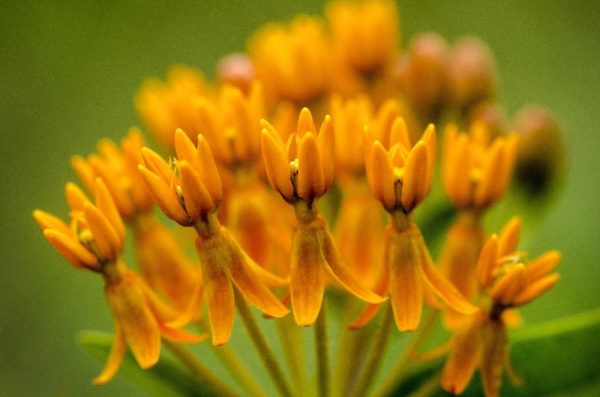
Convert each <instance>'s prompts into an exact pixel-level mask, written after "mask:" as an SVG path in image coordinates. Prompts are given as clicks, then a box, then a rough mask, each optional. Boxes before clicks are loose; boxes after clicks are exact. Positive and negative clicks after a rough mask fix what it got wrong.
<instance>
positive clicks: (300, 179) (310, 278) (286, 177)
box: [262, 108, 383, 326]
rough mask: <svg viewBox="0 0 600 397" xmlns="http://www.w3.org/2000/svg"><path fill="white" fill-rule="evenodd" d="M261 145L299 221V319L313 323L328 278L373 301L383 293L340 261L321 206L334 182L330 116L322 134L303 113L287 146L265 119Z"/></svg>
mask: <svg viewBox="0 0 600 397" xmlns="http://www.w3.org/2000/svg"><path fill="white" fill-rule="evenodd" d="M262 125H263V132H262V150H263V159H264V162H265V168H266V171H267V176H268V179H269V182H270V183H271V186H273V188H274V189H275V190H276V191H277V192H278V193H279V194H280V195H281V196H282V197H283V199H284V200H285V201H286V202H288V203H290V204H291V205H293V206H294V210H295V214H296V222H295V225H294V232H293V240H292V258H291V265H290V266H291V273H290V277H291V280H290V295H291V301H292V309H293V312H294V317H295V319H296V322H297V323H298V324H300V325H304V326H309V325H312V324H313V323H314V322H315V321H316V319H317V316H318V315H319V312H320V310H321V306H322V302H323V295H324V291H325V278H326V275H329V276H330V277H331V278H332V279H333V280H335V281H337V282H338V283H339V284H340V285H342V286H343V287H344V288H346V289H347V290H348V291H349V292H351V293H353V294H354V295H356V296H358V297H359V298H361V299H363V300H365V301H367V302H372V303H377V302H381V301H383V298H381V297H379V296H378V295H376V294H374V293H373V292H371V291H370V290H368V289H367V288H365V287H364V286H363V285H362V284H361V283H360V282H359V281H358V280H356V279H355V278H354V277H353V276H352V275H351V273H350V271H349V270H348V268H347V266H346V264H345V263H344V262H343V261H342V260H341V257H340V255H339V252H338V250H337V248H336V246H335V244H334V243H333V239H332V237H331V234H330V233H329V230H328V227H327V222H326V221H325V219H324V218H323V216H322V215H321V214H320V213H319V212H318V210H317V208H316V200H317V199H318V198H319V197H321V196H323V195H324V194H325V192H326V191H327V189H328V188H329V186H331V184H332V182H333V174H334V168H333V161H332V157H333V153H334V147H333V131H332V129H331V118H330V117H329V116H325V119H324V120H323V123H322V124H321V127H320V129H319V132H318V133H317V129H316V126H315V124H314V121H313V117H312V114H311V112H310V111H309V110H308V109H307V108H304V109H302V111H301V112H300V114H299V116H298V124H297V128H296V133H295V134H294V135H292V136H290V138H289V139H288V143H287V147H286V146H284V143H283V141H282V140H281V137H280V135H279V133H278V132H277V131H276V130H275V128H274V127H273V126H272V125H270V124H269V123H268V122H266V121H263V122H262Z"/></svg>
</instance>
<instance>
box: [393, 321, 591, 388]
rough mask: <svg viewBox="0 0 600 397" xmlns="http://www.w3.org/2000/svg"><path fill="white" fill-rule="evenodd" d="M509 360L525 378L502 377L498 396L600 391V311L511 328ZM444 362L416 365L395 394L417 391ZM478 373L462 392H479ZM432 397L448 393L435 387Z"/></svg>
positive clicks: (437, 371) (434, 374)
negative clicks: (513, 381) (520, 382)
mask: <svg viewBox="0 0 600 397" xmlns="http://www.w3.org/2000/svg"><path fill="white" fill-rule="evenodd" d="M510 339H511V360H512V363H513V365H514V369H515V372H516V374H517V375H518V376H519V377H521V378H522V379H523V380H524V384H523V385H522V386H520V387H519V386H513V385H512V384H511V383H510V381H508V380H507V379H504V382H503V385H502V392H501V395H502V396H511V397H512V396H515V397H519V396H549V395H569V396H577V395H581V396H584V395H589V394H588V391H589V390H599V389H600V387H599V384H600V368H599V366H598V364H597V363H598V357H600V309H597V310H593V311H588V312H584V313H580V314H577V315H574V316H571V317H567V318H563V319H559V320H554V321H551V322H548V323H544V324H539V325H534V326H531V327H528V328H525V329H523V330H521V331H517V332H514V333H513V334H512V335H511V337H510ZM442 365H443V360H438V361H436V362H433V363H429V364H427V365H423V366H421V367H419V368H418V369H416V370H415V371H414V372H413V373H412V374H411V375H410V376H409V377H407V378H405V380H404V381H402V382H400V383H399V384H398V387H397V388H396V390H395V392H394V394H393V395H396V396H406V395H410V394H411V393H415V392H416V391H418V390H419V388H420V387H421V385H424V384H426V382H427V381H428V380H430V379H431V378H432V377H433V376H436V374H437V373H439V370H440V369H441V367H442ZM481 390H482V388H481V383H480V379H479V375H478V374H476V375H475V377H474V379H473V381H472V382H471V385H470V386H469V387H468V388H467V390H466V391H465V392H464V394H463V395H464V396H481V395H482V391H481ZM430 395H433V396H448V395H449V394H448V393H445V392H444V391H442V390H440V389H439V388H437V391H435V392H434V393H433V394H430Z"/></svg>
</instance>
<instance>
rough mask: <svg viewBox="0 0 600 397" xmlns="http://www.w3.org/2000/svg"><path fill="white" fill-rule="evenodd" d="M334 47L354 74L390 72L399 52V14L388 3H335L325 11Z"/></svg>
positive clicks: (384, 0)
mask: <svg viewBox="0 0 600 397" xmlns="http://www.w3.org/2000/svg"><path fill="white" fill-rule="evenodd" d="M326 15H327V20H328V22H329V26H330V29H331V34H332V40H333V42H334V48H335V49H336V50H337V56H339V57H340V58H341V59H342V61H343V63H344V64H346V65H347V67H350V68H351V69H353V70H354V71H355V72H357V73H360V74H362V75H364V76H367V77H368V76H372V75H373V74H376V73H381V72H382V71H384V70H385V69H387V68H388V67H389V66H390V65H391V64H392V63H393V62H394V60H395V59H396V53H397V51H398V48H397V47H398V19H397V15H398V12H397V10H396V7H395V4H394V2H392V1H389V0H367V1H360V2H351V1H345V0H343V1H335V2H333V3H331V4H329V5H328V7H327V9H326Z"/></svg>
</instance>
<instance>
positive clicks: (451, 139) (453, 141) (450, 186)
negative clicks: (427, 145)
mask: <svg viewBox="0 0 600 397" xmlns="http://www.w3.org/2000/svg"><path fill="white" fill-rule="evenodd" d="M516 150H517V137H516V135H509V136H506V137H498V138H495V139H493V140H492V139H491V137H490V134H489V131H488V130H487V129H486V128H485V126H484V125H483V124H481V123H475V124H473V125H472V127H471V130H470V133H469V134H464V133H459V132H458V130H457V128H456V126H454V125H449V126H448V127H447V128H446V131H445V133H444V146H443V153H442V159H443V170H444V173H443V175H442V182H443V185H444V190H445V191H446V194H447V195H448V197H449V198H450V200H451V201H452V203H453V204H454V205H455V206H456V207H457V208H458V209H475V210H478V211H480V210H483V209H485V208H487V207H489V206H490V205H492V204H494V203H495V202H496V201H497V200H498V199H499V198H500V197H501V196H502V195H503V194H504V192H505V190H506V188H507V187H508V185H509V183H510V179H511V175H512V171H513V168H514V164H515V158H516Z"/></svg>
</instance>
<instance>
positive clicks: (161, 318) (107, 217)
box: [33, 179, 203, 384]
mask: <svg viewBox="0 0 600 397" xmlns="http://www.w3.org/2000/svg"><path fill="white" fill-rule="evenodd" d="M66 196H67V201H68V203H69V207H70V208H71V225H70V226H69V225H67V224H66V223H64V222H63V221H62V220H60V219H59V218H56V217H54V216H53V215H50V214H48V213H46V212H43V211H40V210H36V211H34V213H33V216H34V218H35V220H36V221H37V223H38V225H39V226H40V227H41V228H42V230H43V231H44V236H46V238H47V239H48V241H50V243H51V244H52V245H53V246H54V247H55V248H56V249H57V251H58V252H60V253H61V254H62V255H63V256H64V257H65V258H66V259H67V260H68V261H70V262H71V263H72V264H73V265H75V266H76V267H80V268H87V269H90V270H92V271H94V272H98V273H101V274H102V275H103V276H104V281H105V289H104V292H105V295H106V299H107V301H108V303H109V305H110V307H111V310H112V312H113V317H114V320H115V337H114V339H113V346H112V349H111V352H110V355H109V358H108V361H107V363H106V365H105V367H104V369H103V371H102V373H101V374H100V375H99V376H98V377H96V378H95V379H94V383H95V384H102V383H106V382H108V381H109V380H111V379H112V378H113V377H114V375H115V374H116V372H117V370H118V368H119V366H120V364H121V361H122V360H123V355H124V354H125V349H126V346H127V345H129V348H130V349H131V351H132V353H133V355H134V357H135V358H136V360H137V362H138V364H139V365H140V367H142V368H149V367H151V366H153V365H154V364H156V362H157V361H158V358H159V355H160V340H161V336H163V337H165V338H168V339H170V340H174V341H179V342H186V343H195V342H199V341H201V340H202V339H203V337H202V336H198V335H195V334H191V333H188V332H186V331H183V330H179V329H176V328H173V327H170V326H169V325H167V322H168V321H170V320H172V319H173V318H174V316H175V312H173V311H172V310H171V309H170V308H169V307H168V306H166V305H165V304H164V303H162V302H161V301H160V300H159V299H158V298H157V297H156V296H155V295H154V293H153V292H152V291H151V290H150V288H149V287H147V286H146V284H145V283H144V281H143V280H142V279H141V278H139V277H138V276H137V275H136V274H135V273H134V272H132V271H130V270H129V269H127V267H126V266H125V264H124V263H123V262H122V261H121V259H120V255H121V251H122V249H123V240H124V237H125V228H124V226H123V222H122V220H121V217H120V216H119V213H118V212H117V207H116V205H115V202H114V201H113V199H112V197H111V196H110V194H109V192H108V188H107V187H106V185H105V184H104V183H103V182H102V180H101V179H97V180H96V204H95V205H94V204H92V203H91V202H90V201H89V200H88V199H87V197H86V196H85V194H84V193H83V192H82V191H81V190H79V188H77V187H76V186H75V185H73V184H67V186H66Z"/></svg>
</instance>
